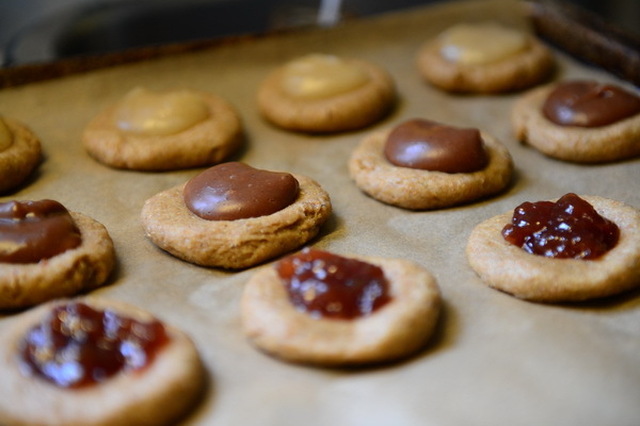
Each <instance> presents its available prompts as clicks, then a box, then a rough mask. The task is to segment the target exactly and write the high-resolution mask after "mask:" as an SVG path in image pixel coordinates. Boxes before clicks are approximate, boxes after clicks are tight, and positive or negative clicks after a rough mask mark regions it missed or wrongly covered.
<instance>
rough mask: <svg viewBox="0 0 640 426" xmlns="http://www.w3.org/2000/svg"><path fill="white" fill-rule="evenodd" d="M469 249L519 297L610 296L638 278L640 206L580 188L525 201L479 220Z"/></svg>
mask: <svg viewBox="0 0 640 426" xmlns="http://www.w3.org/2000/svg"><path fill="white" fill-rule="evenodd" d="M466 253H467V258H468V261H469V263H470V265H471V267H472V268H473V269H474V270H475V271H476V273H477V274H478V275H479V276H480V278H481V279H482V281H483V282H484V283H485V284H487V285H489V286H490V287H493V288H496V289H498V290H501V291H504V292H506V293H509V294H511V295H514V296H515V297H518V298H521V299H527V300H531V301H538V302H564V301H581V300H587V299H593V298H598V297H605V296H610V295H614V294H618V293H621V292H623V291H626V290H629V289H632V288H635V287H638V286H640V211H638V210H637V209H635V208H633V207H631V206H628V205H625V204H623V203H621V202H619V201H614V200H609V199H606V198H602V197H596V196H586V195H585V196H580V197H579V196H577V195H575V194H567V195H565V196H564V197H562V198H560V199H559V200H557V201H542V202H536V203H530V202H527V203H523V204H521V205H520V206H518V207H517V208H516V209H515V210H514V211H513V212H509V213H504V214H501V215H498V216H495V217H493V218H491V219H488V220H486V221H484V222H482V223H480V224H479V225H477V226H476V227H475V229H474V230H473V232H472V233H471V235H470V236H469V240H468V243H467V248H466Z"/></svg>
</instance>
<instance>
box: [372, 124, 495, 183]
mask: <svg viewBox="0 0 640 426" xmlns="http://www.w3.org/2000/svg"><path fill="white" fill-rule="evenodd" d="M384 155H385V158H386V159H387V160H388V161H389V162H390V163H391V164H393V165H396V166H399V167H408V168H412V169H420V170H430V171H438V172H444V173H472V172H477V171H478V170H482V169H484V168H485V167H486V166H487V164H488V162H489V156H488V155H487V152H486V149H485V146H484V142H483V141H482V137H481V136H480V131H479V130H478V129H471V128H459V127H453V126H447V125H444V124H440V123H436V122H434V121H429V120H423V119H414V120H408V121H405V122H404V123H402V124H400V125H398V126H396V127H395V128H394V129H393V130H392V131H391V133H389V136H388V137H387V141H386V143H385V146H384Z"/></svg>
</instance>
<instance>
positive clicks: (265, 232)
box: [141, 162, 331, 269]
mask: <svg viewBox="0 0 640 426" xmlns="http://www.w3.org/2000/svg"><path fill="white" fill-rule="evenodd" d="M330 214H331V201H330V199H329V195H328V194H327V193H326V191H324V189H322V187H321V186H320V185H319V184H318V183H316V182H315V181H314V180H312V179H310V178H308V177H306V176H302V175H297V174H296V175H292V174H289V173H282V172H272V171H267V170H259V169H254V168H253V167H250V166H248V165H246V164H243V163H237V162H230V163H223V164H219V165H216V166H213V167H211V168H209V169H207V170H205V171H204V172H202V173H201V174H199V175H197V176H195V177H194V178H192V179H191V180H190V181H189V182H187V183H186V184H184V185H178V186H175V187H173V188H171V189H168V190H166V191H163V192H160V193H159V194H156V195H154V196H153V197H151V198H150V199H148V200H147V201H146V202H145V204H144V206H143V208H142V213H141V217H142V224H143V226H144V229H145V232H146V235H147V237H148V238H149V239H150V240H151V241H152V242H153V243H155V244H156V245H157V246H158V247H160V248H162V249H163V250H166V251H167V252H169V253H171V254H172V255H174V256H176V257H178V258H180V259H183V260H186V261H187V262H191V263H195V264H198V265H202V266H212V267H220V268H228V269H241V268H247V267H249V266H253V265H256V264H258V263H260V262H263V261H265V260H268V259H271V258H273V257H276V256H279V255H281V254H284V253H286V252H289V251H291V250H294V249H296V248H298V247H300V246H301V245H303V244H304V243H306V242H307V241H309V240H310V239H311V238H313V237H315V236H316V235H317V233H318V232H319V230H320V227H321V226H322V224H323V223H324V222H325V221H326V220H327V219H328V217H329V215H330Z"/></svg>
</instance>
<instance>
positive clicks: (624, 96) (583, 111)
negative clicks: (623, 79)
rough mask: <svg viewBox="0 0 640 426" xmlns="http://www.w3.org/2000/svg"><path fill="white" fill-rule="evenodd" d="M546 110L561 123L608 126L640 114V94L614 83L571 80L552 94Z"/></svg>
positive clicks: (545, 114) (546, 112) (550, 117)
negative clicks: (639, 95)
mask: <svg viewBox="0 0 640 426" xmlns="http://www.w3.org/2000/svg"><path fill="white" fill-rule="evenodd" d="M542 112H543V114H544V116H545V117H546V118H547V119H549V120H551V121H552V122H554V123H556V124H558V125H560V126H578V127H599V126H606V125H608V124H612V123H615V122H617V121H620V120H624V119H625V118H629V117H631V116H633V115H636V114H638V113H640V97H638V96H637V95H635V94H633V93H631V92H627V91H626V90H624V89H622V88H620V87H617V86H614V85H611V84H600V83H597V82H595V81H569V82H566V83H562V84H559V85H558V86H557V87H556V88H555V89H554V90H553V91H552V92H551V93H550V94H549V96H548V97H547V99H546V101H545V103H544V105H543V106H542Z"/></svg>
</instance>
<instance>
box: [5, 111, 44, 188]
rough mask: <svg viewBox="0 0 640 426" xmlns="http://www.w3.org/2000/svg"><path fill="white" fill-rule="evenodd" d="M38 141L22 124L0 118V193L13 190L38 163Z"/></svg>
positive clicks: (40, 153)
mask: <svg viewBox="0 0 640 426" xmlns="http://www.w3.org/2000/svg"><path fill="white" fill-rule="evenodd" d="M41 156H42V148H41V145H40V139H39V138H38V137H37V136H36V134H35V133H33V132H32V131H31V130H30V129H29V128H28V127H26V126H25V125H24V124H22V123H20V122H18V121H17V120H14V119H11V118H8V117H2V116H0V193H2V192H5V191H9V190H11V189H14V188H15V187H17V186H18V185H20V184H21V183H23V182H24V181H25V179H27V177H29V176H30V175H31V173H32V172H33V171H34V170H35V169H36V167H37V166H38V164H39V163H40V160H41Z"/></svg>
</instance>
